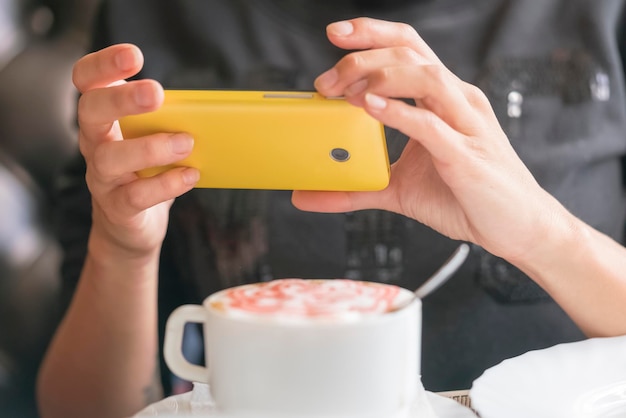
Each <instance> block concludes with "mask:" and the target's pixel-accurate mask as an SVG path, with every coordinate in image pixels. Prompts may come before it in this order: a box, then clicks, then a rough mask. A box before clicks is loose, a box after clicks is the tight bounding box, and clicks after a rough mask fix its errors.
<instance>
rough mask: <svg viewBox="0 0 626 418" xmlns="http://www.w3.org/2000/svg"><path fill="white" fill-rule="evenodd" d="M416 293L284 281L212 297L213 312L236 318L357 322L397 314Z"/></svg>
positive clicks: (372, 285) (391, 288)
mask: <svg viewBox="0 0 626 418" xmlns="http://www.w3.org/2000/svg"><path fill="white" fill-rule="evenodd" d="M412 298H413V293H412V292H409V291H408V290H406V289H402V288H400V287H397V286H392V285H386V284H380V283H370V282H362V281H354V280H347V279H334V280H304V279H281V280H273V281H270V282H264V283H255V284H250V285H244V286H239V287H234V288H231V289H226V290H223V291H221V292H218V293H216V294H214V295H212V296H211V297H210V298H209V300H208V302H209V304H210V306H211V307H212V308H213V309H216V310H218V311H221V312H223V313H224V314H228V315H233V316H245V317H256V318H272V319H282V320H290V321H293V320H296V321H298V320H300V321H301V320H307V319H308V320H314V319H333V320H353V319H358V318H361V317H364V316H371V315H380V314H384V313H388V312H393V311H395V310H397V309H398V308H399V307H402V306H405V305H406V303H407V302H408V301H410V300H411V299H412Z"/></svg>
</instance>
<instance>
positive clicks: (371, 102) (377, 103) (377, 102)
mask: <svg viewBox="0 0 626 418" xmlns="http://www.w3.org/2000/svg"><path fill="white" fill-rule="evenodd" d="M365 103H367V105H368V106H369V107H370V108H371V109H374V110H383V109H384V108H386V107H387V100H385V99H383V98H382V97H380V96H378V95H376V94H373V93H367V94H366V95H365Z"/></svg>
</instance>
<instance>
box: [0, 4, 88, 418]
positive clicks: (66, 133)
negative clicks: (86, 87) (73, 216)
mask: <svg viewBox="0 0 626 418" xmlns="http://www.w3.org/2000/svg"><path fill="white" fill-rule="evenodd" d="M97 5H98V0H0V417H3V418H12V417H19V418H30V417H37V410H36V405H35V398H34V384H35V378H36V372H37V368H38V367H39V363H40V361H41V358H42V355H43V353H44V350H45V347H46V345H47V344H48V341H49V339H50V337H51V335H52V332H53V328H54V326H55V325H56V319H57V316H58V310H57V306H56V295H57V292H58V289H59V281H58V271H59V262H60V251H59V247H58V245H57V243H56V241H55V239H54V236H53V235H52V233H51V223H50V222H51V219H50V216H49V215H50V207H51V205H52V204H53V201H52V199H53V197H52V192H51V190H52V184H53V180H54V178H55V176H56V173H57V172H58V170H59V169H60V168H61V167H62V165H63V164H64V163H65V161H66V159H67V158H68V157H69V156H70V154H71V153H73V152H74V150H75V147H76V141H77V140H76V126H75V125H76V123H75V103H76V99H77V93H76V91H75V90H74V88H73V86H72V81H71V73H72V66H73V64H74V62H75V61H76V59H78V58H79V57H80V56H82V55H83V54H84V53H85V52H86V50H87V48H88V43H89V36H90V33H89V32H90V29H91V22H92V17H93V14H94V12H95V9H96V8H97Z"/></svg>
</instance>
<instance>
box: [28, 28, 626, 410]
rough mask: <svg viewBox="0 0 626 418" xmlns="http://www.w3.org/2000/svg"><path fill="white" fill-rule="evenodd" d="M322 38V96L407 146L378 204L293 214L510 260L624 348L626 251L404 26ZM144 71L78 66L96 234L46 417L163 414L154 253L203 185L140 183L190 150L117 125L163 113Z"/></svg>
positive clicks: (176, 178)
mask: <svg viewBox="0 0 626 418" xmlns="http://www.w3.org/2000/svg"><path fill="white" fill-rule="evenodd" d="M327 33H328V38H329V40H330V41H331V42H332V43H333V44H335V45H336V46H338V47H340V48H344V49H346V50H351V51H356V52H351V53H349V54H348V55H346V56H345V57H344V58H343V59H342V60H340V61H339V62H338V63H337V64H336V65H335V66H334V67H333V68H332V69H330V70H328V71H327V72H325V73H324V74H322V75H321V76H320V77H319V78H318V79H317V80H316V82H315V87H316V89H317V90H318V91H319V92H320V93H322V94H324V95H328V96H338V95H345V96H346V98H347V100H348V101H350V103H352V104H354V105H355V106H359V107H363V108H364V109H365V110H366V111H367V112H368V113H369V114H370V115H372V116H373V117H374V118H376V119H378V120H379V121H381V122H382V123H384V124H386V125H388V126H391V127H394V128H397V129H399V130H400V131H402V132H404V133H405V134H407V135H408V136H409V137H410V138H411V140H410V141H409V143H408V144H407V146H406V148H405V150H404V152H403V154H402V156H401V158H400V159H399V160H398V161H397V162H396V163H395V164H394V165H393V166H392V175H391V182H390V184H389V186H388V187H387V188H386V189H385V190H383V191H380V192H351V193H344V192H304V191H296V192H294V194H293V198H292V200H293V204H294V205H295V206H296V207H298V208H300V209H302V210H307V211H318V212H343V211H353V210H359V209H366V208H379V209H385V210H389V211H393V212H397V213H400V214H403V215H406V216H408V217H411V218H413V219H416V220H417V221H419V222H422V223H424V224H426V225H428V226H430V227H432V228H434V229H436V230H437V231H440V232H441V233H443V234H445V235H447V236H449V237H451V238H454V239H458V240H464V241H470V242H474V243H476V244H478V245H481V246H482V247H484V248H485V249H486V250H488V251H490V252H492V253H493V254H495V255H497V256H500V257H503V258H505V259H507V260H508V261H510V262H511V263H513V264H514V265H516V266H517V267H519V268H520V269H522V270H523V271H524V272H526V273H527V274H529V276H530V277H532V278H533V279H534V280H535V281H536V282H537V283H538V284H539V285H540V286H542V287H543V288H544V289H546V290H547V291H548V292H549V293H550V294H551V295H552V296H553V297H554V298H555V300H556V301H557V302H558V303H560V304H561V306H562V307H563V308H564V309H565V310H566V311H567V312H568V313H569V315H570V316H571V317H572V318H573V319H574V321H576V322H577V324H578V325H579V326H580V327H581V328H582V329H583V330H584V331H585V332H586V333H587V334H588V335H590V336H611V335H622V334H626V303H625V302H626V274H624V273H623V272H625V271H626V250H625V249H624V248H623V247H622V246H621V245H619V244H618V243H616V242H615V241H613V240H611V239H610V238H608V237H606V236H605V235H602V234H600V233H599V232H597V231H595V230H593V229H592V228H591V227H589V226H587V225H586V224H584V223H583V222H581V221H580V220H579V219H577V218H576V217H574V216H573V215H572V214H570V213H569V212H568V211H567V210H566V209H565V208H564V207H563V206H561V205H560V204H559V203H558V202H557V201H556V200H555V199H554V198H553V197H551V196H550V195H549V194H548V193H547V192H545V191H544V190H543V189H542V188H541V187H540V186H539V185H538V184H537V182H536V181H535V179H534V178H533V176H532V174H531V173H530V172H529V171H528V169H527V168H526V167H525V166H524V164H523V163H522V162H521V160H520V159H519V158H518V156H517V155H516V153H515V151H514V150H513V148H512V147H511V145H510V143H509V141H508V139H507V138H506V136H505V134H504V133H503V131H502V129H501V128H500V126H499V124H498V122H497V120H496V117H495V116H494V113H493V111H492V109H491V106H490V104H489V102H488V100H487V99H486V97H485V96H484V94H483V93H482V92H481V91H480V90H478V89H477V88H476V87H474V86H472V85H470V84H467V83H465V82H463V81H462V80H460V79H459V78H458V77H456V76H455V75H454V74H452V73H451V72H450V71H449V70H448V69H446V68H445V67H444V66H443V65H442V64H441V62H440V61H439V60H438V58H437V57H436V55H435V54H434V53H433V52H432V51H431V50H430V48H429V47H428V46H427V45H426V44H425V43H424V42H423V40H422V39H421V38H420V37H419V35H418V34H417V33H416V32H415V31H414V30H413V29H412V28H411V27H409V26H407V25H404V24H401V23H390V22H384V21H378V20H372V19H367V18H359V19H354V20H351V21H347V22H338V23H335V24H331V25H329V27H328V29H327ZM142 65H143V58H142V55H141V52H140V51H139V50H138V49H137V48H136V47H134V46H132V45H128V44H121V45H115V46H112V47H109V48H106V49H104V50H101V51H98V52H96V53H93V54H89V55H87V56H85V57H83V58H81V59H80V60H79V61H78V62H77V63H76V65H75V67H74V74H73V79H74V84H75V85H76V87H77V89H78V90H79V91H80V92H81V98H80V102H79V108H78V118H79V124H80V133H79V144H80V150H81V152H82V154H83V155H84V157H85V159H86V161H87V173H86V180H87V185H88V187H89V189H90V191H91V194H92V202H93V226H92V230H91V233H90V237H89V244H88V254H87V259H86V263H85V267H84V269H83V272H82V275H81V278H80V282H79V286H78V288H77V290H76V294H75V297H74V299H73V302H72V304H71V306H70V308H69V310H68V312H67V314H66V317H65V319H64V321H63V322H62V324H61V326H60V328H59V329H58V331H57V334H56V336H55V338H54V340H53V342H52V344H51V346H50V348H49V351H48V353H47V356H46V358H45V360H44V363H43V365H42V368H41V372H40V375H39V381H38V400H39V406H40V411H41V415H42V417H44V418H47V417H66V418H67V417H74V416H76V417H83V416H90V417H119V416H130V415H132V414H134V413H136V412H137V411H138V410H139V409H141V408H142V407H144V406H145V405H146V404H148V403H150V402H153V401H154V400H155V399H154V396H155V395H152V396H146V393H152V394H154V393H155V391H154V388H155V387H156V386H155V385H156V384H157V383H156V381H157V380H158V379H155V376H156V377H158V370H155V363H156V360H155V359H156V358H157V353H158V346H157V314H156V312H157V305H156V301H157V299H156V292H157V277H158V260H159V253H160V250H161V244H162V241H163V238H164V236H165V231H166V229H167V223H168V215H169V209H170V207H171V204H172V202H173V200H174V199H175V198H176V197H178V196H180V195H182V194H184V193H185V192H187V191H189V190H190V189H191V188H192V187H193V185H194V184H195V182H196V181H197V179H198V172H197V171H196V170H195V169H192V168H175V169H172V170H170V171H167V172H165V173H162V174H160V175H158V176H156V177H153V178H139V177H137V175H136V174H135V172H136V171H138V170H140V169H143V168H147V167H152V166H156V165H163V164H167V163H173V162H176V161H179V160H181V159H183V158H185V157H186V156H187V155H189V153H190V152H191V150H192V148H193V139H192V138H190V137H189V136H188V135H185V134H182V133H181V134H175V135H171V134H159V135H152V136H150V137H145V138H137V139H134V140H133V141H122V139H123V138H122V135H121V133H120V130H119V126H118V124H117V120H118V119H119V118H120V117H122V116H125V115H130V114H138V113H142V112H147V111H151V110H154V109H157V108H158V107H159V106H160V105H161V103H162V100H163V89H162V87H161V86H160V85H159V84H158V83H157V82H155V81H152V80H139V81H132V82H124V81H123V80H125V79H127V78H128V77H130V76H132V75H134V74H136V73H137V72H138V71H139V70H140V68H141V67H142ZM398 98H407V99H413V100H414V101H415V106H412V105H408V104H406V103H404V102H402V101H399V100H397V99H398ZM77 342H78V343H77ZM157 394H158V392H157ZM70 401H71V402H70Z"/></svg>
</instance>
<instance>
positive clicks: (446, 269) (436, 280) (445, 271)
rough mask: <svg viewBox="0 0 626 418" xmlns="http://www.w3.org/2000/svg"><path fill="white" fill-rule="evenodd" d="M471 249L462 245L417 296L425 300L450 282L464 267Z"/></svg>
mask: <svg viewBox="0 0 626 418" xmlns="http://www.w3.org/2000/svg"><path fill="white" fill-rule="evenodd" d="M469 250H470V247H469V245H467V244H465V243H464V244H461V245H460V246H459V248H457V249H456V250H455V251H454V253H452V255H451V256H450V258H448V259H447V260H446V262H445V263H443V265H442V266H441V267H439V269H438V270H437V271H436V272H435V273H434V274H433V275H432V276H430V277H429V278H428V279H427V280H426V281H425V282H424V283H422V285H421V286H420V287H419V288H418V289H417V290H416V291H415V296H417V297H418V298H420V299H424V298H425V297H426V296H428V295H430V294H431V293H432V292H434V291H435V290H437V289H438V288H439V287H440V286H441V285H442V284H444V283H445V282H447V281H448V279H449V278H450V277H452V275H453V274H454V273H456V271H457V270H458V269H459V267H461V265H463V262H464V261H465V259H466V258H467V255H468V254H469Z"/></svg>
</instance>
